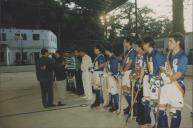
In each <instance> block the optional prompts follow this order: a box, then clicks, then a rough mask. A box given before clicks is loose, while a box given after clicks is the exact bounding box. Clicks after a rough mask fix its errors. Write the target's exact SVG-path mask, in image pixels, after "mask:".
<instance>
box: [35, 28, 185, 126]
mask: <svg viewBox="0 0 193 128" xmlns="http://www.w3.org/2000/svg"><path fill="white" fill-rule="evenodd" d="M168 38H169V39H168V40H169V41H168V51H167V53H166V54H164V53H162V52H160V51H159V50H157V49H156V48H155V47H154V46H155V42H154V39H153V38H152V37H151V36H145V37H143V38H141V39H139V40H137V41H133V40H132V38H129V37H126V38H124V40H123V48H124V55H123V57H122V59H120V58H119V57H117V56H116V55H115V54H114V52H113V47H112V45H111V44H110V43H106V44H103V45H101V44H99V45H96V46H95V47H94V48H93V49H94V50H93V51H94V54H95V56H96V57H95V59H94V61H92V59H91V57H90V56H89V55H88V54H87V50H86V49H82V48H80V49H75V50H74V52H73V55H74V56H73V57H72V56H71V57H70V58H71V59H69V56H68V55H67V54H66V53H65V54H64V53H63V52H61V51H56V53H55V57H53V58H54V59H53V58H52V59H51V58H49V53H48V50H46V49H42V51H41V54H42V57H41V58H40V59H39V61H38V62H37V66H36V67H37V76H38V80H39V82H40V87H41V92H42V104H43V106H44V107H45V108H46V107H52V106H55V105H54V104H53V85H55V86H56V90H57V94H58V97H59V98H58V105H65V101H64V90H65V88H66V87H68V86H69V85H68V84H69V82H68V81H69V80H68V79H73V78H74V81H75V82H74V84H75V90H77V91H76V92H78V94H79V95H82V94H84V97H83V98H85V99H86V100H88V101H92V99H94V102H93V103H91V108H92V109H94V108H96V107H103V108H105V109H107V110H108V111H109V112H116V113H120V112H121V111H123V112H124V114H125V115H127V117H132V116H135V117H136V122H137V123H138V125H139V127H141V128H145V127H156V128H169V126H170V127H171V128H179V127H180V122H181V109H182V108H183V106H184V101H183V97H184V94H185V85H184V82H183V80H184V72H185V69H186V65H187V61H188V59H187V57H186V54H185V52H184V51H183V46H182V45H183V43H184V35H183V34H181V33H179V32H176V33H171V34H170V35H169V36H168ZM70 60H74V61H71V62H69V61H70ZM72 62H74V63H73V64H72ZM69 63H70V65H71V66H70V67H71V69H70V68H69ZM123 99H125V101H126V102H127V107H126V108H123V105H122V104H123V102H122V101H123ZM167 109H170V114H171V123H170V125H169V124H168V116H167Z"/></svg>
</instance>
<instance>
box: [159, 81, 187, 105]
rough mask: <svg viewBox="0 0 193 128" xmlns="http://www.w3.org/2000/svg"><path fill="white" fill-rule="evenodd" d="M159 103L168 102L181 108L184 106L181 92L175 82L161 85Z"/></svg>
mask: <svg viewBox="0 0 193 128" xmlns="http://www.w3.org/2000/svg"><path fill="white" fill-rule="evenodd" d="M160 104H170V105H171V106H172V107H176V108H182V107H183V106H184V98H183V94H182V93H181V92H180V90H179V89H178V88H177V86H176V85H175V83H171V84H166V85H164V86H163V87H161V94H160Z"/></svg>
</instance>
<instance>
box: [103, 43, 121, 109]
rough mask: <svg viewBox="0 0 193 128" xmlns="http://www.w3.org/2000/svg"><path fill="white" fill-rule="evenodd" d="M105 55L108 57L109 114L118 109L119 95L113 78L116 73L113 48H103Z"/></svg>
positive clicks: (116, 65) (108, 46) (107, 46)
mask: <svg viewBox="0 0 193 128" xmlns="http://www.w3.org/2000/svg"><path fill="white" fill-rule="evenodd" d="M105 54H106V55H107V56H108V60H107V65H108V87H109V93H110V94H109V96H110V98H109V99H110V101H109V107H110V109H109V112H113V111H116V110H118V108H119V94H118V87H117V86H118V85H117V80H116V79H115V78H114V76H115V75H117V73H118V59H117V58H116V56H115V55H114V53H113V48H112V46H111V45H110V44H108V45H106V46H105Z"/></svg>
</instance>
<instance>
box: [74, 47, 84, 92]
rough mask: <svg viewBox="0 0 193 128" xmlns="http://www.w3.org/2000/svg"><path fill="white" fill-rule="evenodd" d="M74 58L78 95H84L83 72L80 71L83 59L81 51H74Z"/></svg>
mask: <svg viewBox="0 0 193 128" xmlns="http://www.w3.org/2000/svg"><path fill="white" fill-rule="evenodd" d="M74 56H75V67H76V68H75V69H76V70H75V78H76V86H77V94H78V95H83V94H84V89H83V85H82V71H81V69H80V65H81V57H80V50H79V49H75V50H74Z"/></svg>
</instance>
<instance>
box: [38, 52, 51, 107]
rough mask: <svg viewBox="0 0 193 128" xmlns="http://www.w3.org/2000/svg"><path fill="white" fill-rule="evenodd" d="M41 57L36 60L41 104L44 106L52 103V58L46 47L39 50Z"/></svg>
mask: <svg viewBox="0 0 193 128" xmlns="http://www.w3.org/2000/svg"><path fill="white" fill-rule="evenodd" d="M41 54H42V57H41V58H40V59H39V61H38V62H37V70H38V71H37V72H38V80H39V82H40V87H41V96H42V104H43V106H44V107H45V108H47V107H52V106H54V105H53V81H54V75H53V60H52V59H50V58H49V57H48V56H49V53H48V50H47V49H42V50H41Z"/></svg>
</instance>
